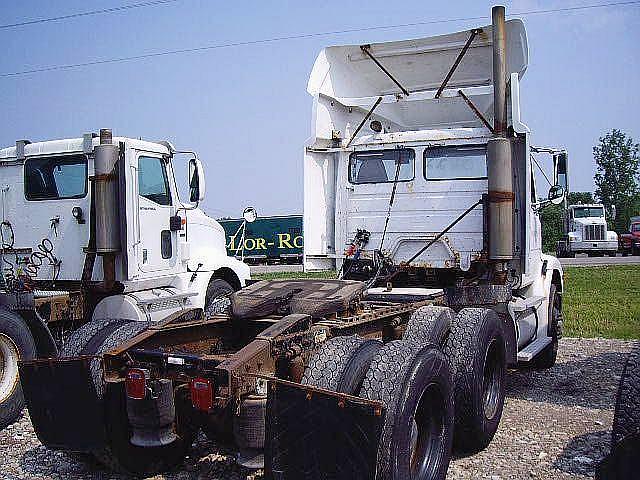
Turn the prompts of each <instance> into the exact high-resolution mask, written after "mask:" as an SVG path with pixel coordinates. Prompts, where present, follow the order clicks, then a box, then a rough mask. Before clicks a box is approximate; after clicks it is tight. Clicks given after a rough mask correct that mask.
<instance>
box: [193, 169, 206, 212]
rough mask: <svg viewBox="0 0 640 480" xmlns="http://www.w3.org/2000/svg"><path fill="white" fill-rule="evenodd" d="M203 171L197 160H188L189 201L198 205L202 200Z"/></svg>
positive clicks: (203, 187)
mask: <svg viewBox="0 0 640 480" xmlns="http://www.w3.org/2000/svg"><path fill="white" fill-rule="evenodd" d="M205 186H206V185H205V182H204V169H203V168H202V162H200V160H198V159H197V158H192V159H191V160H189V201H190V202H192V203H199V202H201V201H202V200H204V192H205Z"/></svg>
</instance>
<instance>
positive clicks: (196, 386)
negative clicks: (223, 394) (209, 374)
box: [190, 378, 213, 412]
mask: <svg viewBox="0 0 640 480" xmlns="http://www.w3.org/2000/svg"><path fill="white" fill-rule="evenodd" d="M190 391H191V403H192V404H193V408H195V409H196V410H200V411H202V412H209V411H210V410H211V409H212V408H213V384H212V383H211V380H209V379H207V378H194V379H193V380H191V385H190Z"/></svg>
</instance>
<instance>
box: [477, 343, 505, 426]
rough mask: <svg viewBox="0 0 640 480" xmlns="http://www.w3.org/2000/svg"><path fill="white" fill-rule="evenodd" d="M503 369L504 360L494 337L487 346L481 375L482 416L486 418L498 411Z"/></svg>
mask: <svg viewBox="0 0 640 480" xmlns="http://www.w3.org/2000/svg"><path fill="white" fill-rule="evenodd" d="M503 371H504V362H503V361H502V355H501V349H500V344H499V342H498V339H496V338H494V339H493V340H491V343H489V348H487V355H486V358H485V361H484V373H483V376H482V403H483V410H484V416H485V417H486V418H487V419H488V420H492V419H493V418H494V417H495V416H496V414H497V413H498V408H499V405H500V392H501V391H502V381H503V378H504V375H503Z"/></svg>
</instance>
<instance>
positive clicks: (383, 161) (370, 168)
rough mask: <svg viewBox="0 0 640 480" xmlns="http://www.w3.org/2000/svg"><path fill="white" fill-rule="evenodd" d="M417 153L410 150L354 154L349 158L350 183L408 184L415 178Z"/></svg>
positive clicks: (373, 151)
mask: <svg viewBox="0 0 640 480" xmlns="http://www.w3.org/2000/svg"><path fill="white" fill-rule="evenodd" d="M414 164H415V152H414V151H413V150H411V149H408V148H403V149H394V150H371V151H367V152H354V153H352V154H351V156H350V157H349V181H350V182H351V183H356V184H358V183H393V181H394V180H395V178H396V169H397V168H398V165H399V166H400V171H399V172H398V181H399V182H407V181H409V180H413V177H414V173H413V172H414Z"/></svg>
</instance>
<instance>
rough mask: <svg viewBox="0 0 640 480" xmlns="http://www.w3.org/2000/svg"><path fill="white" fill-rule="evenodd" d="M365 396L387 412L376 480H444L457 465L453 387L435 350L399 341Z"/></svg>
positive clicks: (379, 359)
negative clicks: (453, 461) (453, 452)
mask: <svg viewBox="0 0 640 480" xmlns="http://www.w3.org/2000/svg"><path fill="white" fill-rule="evenodd" d="M360 396H361V397H363V398H368V399H369V400H377V401H381V402H382V403H383V404H384V405H385V408H386V412H385V416H384V423H383V427H382V434H381V436H380V441H379V444H378V455H377V472H378V476H377V477H376V478H378V479H380V480H409V479H415V480H431V479H444V478H445V476H446V473H447V468H448V466H449V461H450V459H451V443H452V435H453V387H452V380H451V371H450V369H449V365H448V363H447V359H446V358H445V356H444V355H443V354H442V352H441V351H440V350H439V349H438V348H437V347H436V346H435V345H427V346H425V347H423V348H420V347H418V346H417V345H416V344H415V343H412V342H404V341H402V340H395V341H392V342H389V343H387V344H385V345H384V347H382V348H381V349H380V350H379V351H378V353H376V355H375V356H374V358H373V361H372V362H371V366H370V367H369V371H368V372H367V375H366V378H365V380H364V383H363V384H362V389H361V391H360Z"/></svg>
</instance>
